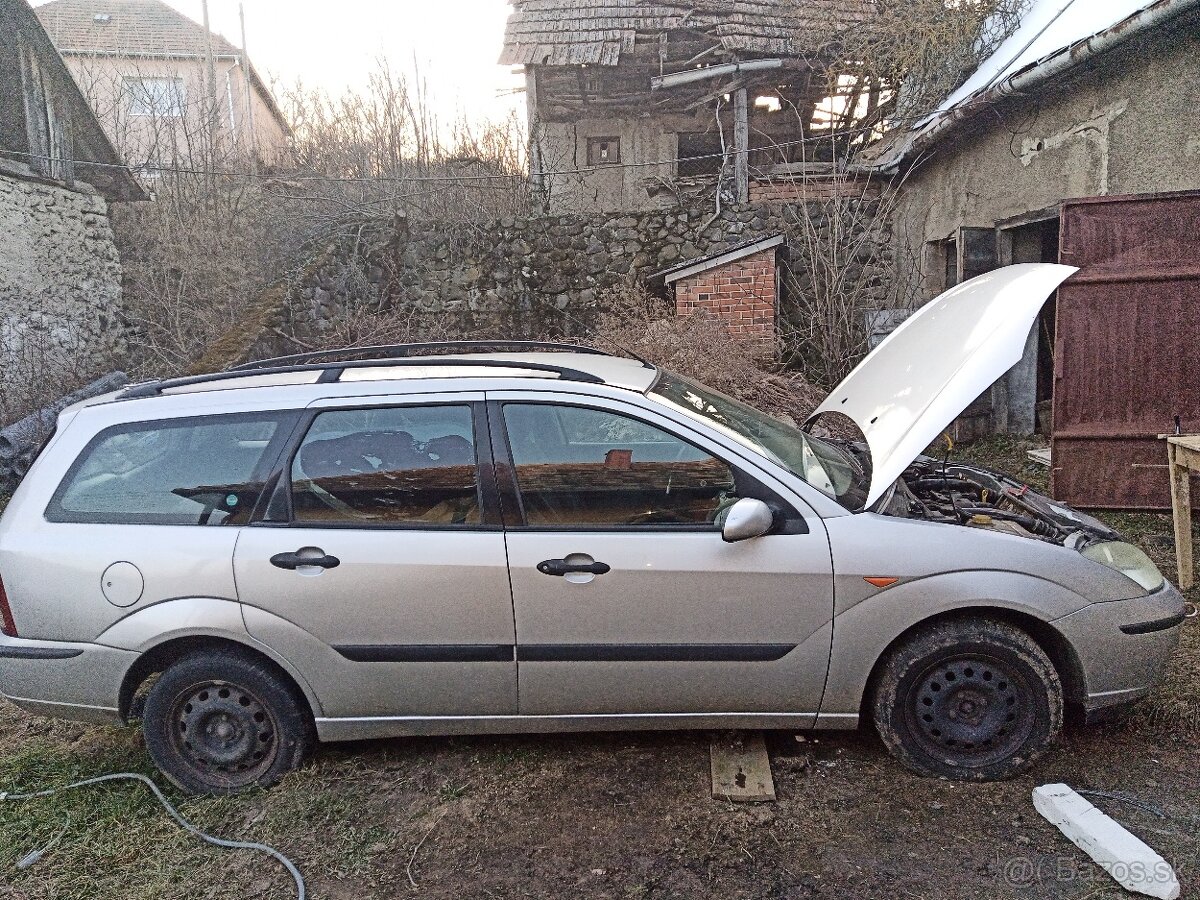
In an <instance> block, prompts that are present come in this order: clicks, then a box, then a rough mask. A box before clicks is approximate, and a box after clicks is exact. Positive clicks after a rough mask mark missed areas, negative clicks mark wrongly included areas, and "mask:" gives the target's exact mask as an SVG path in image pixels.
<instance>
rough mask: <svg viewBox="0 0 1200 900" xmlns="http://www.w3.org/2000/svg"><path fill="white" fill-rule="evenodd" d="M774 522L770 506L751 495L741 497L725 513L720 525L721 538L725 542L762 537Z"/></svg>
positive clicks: (730, 542)
mask: <svg viewBox="0 0 1200 900" xmlns="http://www.w3.org/2000/svg"><path fill="white" fill-rule="evenodd" d="M774 524H775V514H774V513H773V512H771V507H769V506H767V504H765V503H763V502H762V501H761V500H755V499H754V498H753V497H743V498H742V499H741V500H739V501H738V502H737V503H735V504H733V506H731V507H729V512H728V513H727V514H726V515H725V524H724V525H723V526H721V539H722V540H723V541H725V543H727V544H732V543H735V542H737V541H745V540H749V539H750V538H756V537H762V536H763V535H764V534H766V533H767V532H768V531H770V530H771V527H772V526H773V525H774Z"/></svg>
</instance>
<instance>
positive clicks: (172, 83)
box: [124, 78, 186, 119]
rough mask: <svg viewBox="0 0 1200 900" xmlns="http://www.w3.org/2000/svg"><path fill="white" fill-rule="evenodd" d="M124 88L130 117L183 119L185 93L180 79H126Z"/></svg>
mask: <svg viewBox="0 0 1200 900" xmlns="http://www.w3.org/2000/svg"><path fill="white" fill-rule="evenodd" d="M124 86H125V96H126V97H127V99H128V102H129V114H130V115H131V116H156V117H158V118H165V119H180V118H183V108H184V104H185V102H186V92H185V89H184V86H183V79H182V78H126V79H125V81H124Z"/></svg>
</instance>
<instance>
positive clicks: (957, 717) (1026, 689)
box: [872, 619, 1063, 781]
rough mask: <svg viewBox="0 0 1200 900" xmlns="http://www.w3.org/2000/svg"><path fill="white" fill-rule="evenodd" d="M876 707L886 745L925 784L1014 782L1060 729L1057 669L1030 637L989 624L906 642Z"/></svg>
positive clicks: (944, 627)
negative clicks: (937, 780)
mask: <svg viewBox="0 0 1200 900" xmlns="http://www.w3.org/2000/svg"><path fill="white" fill-rule="evenodd" d="M872 699H873V707H874V708H873V713H874V719H875V726H876V728H877V729H878V731H879V736H880V737H881V738H882V739H883V742H884V744H885V745H886V746H887V748H888V749H889V750H890V751H891V752H892V754H893V755H894V756H895V757H896V758H897V759H899V760H900V761H901V762H902V763H904V765H906V766H907V767H908V768H910V769H912V770H913V771H915V772H918V773H919V774H921V775H931V776H940V777H945V778H953V779H958V780H966V781H991V780H995V779H999V778H1008V777H1010V776H1012V775H1016V774H1017V773H1018V772H1021V771H1024V770H1025V769H1027V768H1029V767H1030V766H1031V765H1032V764H1033V763H1034V762H1035V761H1036V760H1037V758H1038V757H1040V756H1041V755H1042V754H1043V753H1045V752H1046V750H1047V748H1048V747H1049V746H1050V745H1051V744H1052V743H1053V742H1054V739H1055V737H1057V735H1058V732H1059V730H1060V729H1061V728H1062V718H1063V689H1062V683H1061V681H1060V680H1059V677H1058V672H1057V671H1056V670H1055V668H1054V664H1053V663H1052V662H1051V661H1050V659H1049V657H1047V656H1046V653H1045V652H1044V651H1043V650H1042V648H1041V647H1040V646H1038V644H1037V642H1036V641H1034V640H1033V638H1031V637H1030V636H1029V635H1028V634H1026V633H1025V632H1023V631H1021V630H1020V629H1019V628H1016V627H1014V626H1012V625H1009V624H1007V623H1004V622H998V621H993V620H989V619H961V620H950V621H945V622H939V623H936V624H934V625H932V626H931V627H929V628H928V629H925V630H924V631H921V632H919V633H918V634H916V635H915V636H913V637H912V638H911V639H909V640H907V641H905V642H904V643H903V644H902V645H900V646H899V647H897V648H896V649H895V650H894V651H892V653H891V654H890V655H889V656H888V658H887V659H886V660H885V661H884V662H883V664H882V669H881V671H880V672H879V675H878V678H877V679H876V682H875V690H874V696H873V698H872Z"/></svg>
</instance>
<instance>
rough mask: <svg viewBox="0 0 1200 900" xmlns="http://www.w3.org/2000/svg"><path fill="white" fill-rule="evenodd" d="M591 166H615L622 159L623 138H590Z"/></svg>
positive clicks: (588, 157)
mask: <svg viewBox="0 0 1200 900" xmlns="http://www.w3.org/2000/svg"><path fill="white" fill-rule="evenodd" d="M587 161H588V165H589V166H614V165H616V164H617V163H619V162H620V161H621V139H620V138H615V137H595V138H588V145H587Z"/></svg>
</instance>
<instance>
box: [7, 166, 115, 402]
mask: <svg viewBox="0 0 1200 900" xmlns="http://www.w3.org/2000/svg"><path fill="white" fill-rule="evenodd" d="M0 235H3V239H2V240H0V389H3V388H4V387H5V386H6V382H9V381H10V380H11V379H13V378H23V377H29V376H30V375H33V376H35V377H45V376H46V375H51V376H52V375H54V374H61V375H62V376H64V378H65V379H67V380H70V379H71V378H72V377H75V376H86V375H89V374H92V373H93V372H96V371H100V370H101V369H103V370H105V371H107V370H108V369H110V368H112V362H113V358H114V357H117V356H119V355H121V354H122V353H123V352H124V349H125V345H124V338H123V323H122V320H121V315H122V309H121V266H120V262H119V260H118V258H117V250H116V247H115V246H114V244H113V235H112V230H111V229H110V227H109V222H108V207H107V204H106V203H105V201H104V198H103V197H101V196H100V195H99V194H96V193H94V192H92V191H91V190H90V189H88V188H87V187H85V186H84V185H82V184H81V183H80V184H78V189H77V190H68V189H66V188H63V187H60V186H56V185H54V184H52V183H46V182H39V181H37V180H33V179H32V178H31V177H30V176H29V173H28V170H24V167H21V166H18V165H16V164H13V163H10V162H0ZM39 371H40V372H41V373H42V374H41V375H39V374H38V373H39Z"/></svg>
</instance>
